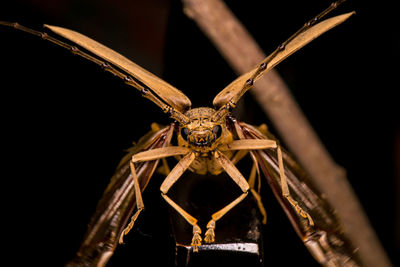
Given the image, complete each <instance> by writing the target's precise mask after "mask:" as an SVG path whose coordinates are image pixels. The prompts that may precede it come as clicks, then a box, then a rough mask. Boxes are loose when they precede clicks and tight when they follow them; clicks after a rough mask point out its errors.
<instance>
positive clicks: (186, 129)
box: [181, 128, 189, 141]
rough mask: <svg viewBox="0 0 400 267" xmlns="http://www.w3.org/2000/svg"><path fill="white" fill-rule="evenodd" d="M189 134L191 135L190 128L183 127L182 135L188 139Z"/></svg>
mask: <svg viewBox="0 0 400 267" xmlns="http://www.w3.org/2000/svg"><path fill="white" fill-rule="evenodd" d="M188 135H189V129H188V128H182V129H181V136H182V138H183V139H184V140H185V141H187V138H188Z"/></svg>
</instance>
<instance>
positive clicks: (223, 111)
mask: <svg viewBox="0 0 400 267" xmlns="http://www.w3.org/2000/svg"><path fill="white" fill-rule="evenodd" d="M345 1H346V0H338V1H336V2H333V3H331V5H330V6H329V7H328V8H326V9H325V10H324V11H322V12H321V13H319V14H318V15H317V16H315V17H314V18H312V19H311V20H309V21H308V22H306V23H305V24H304V25H303V26H302V27H301V28H300V29H299V30H298V31H296V32H295V33H294V34H293V35H292V36H290V37H289V39H287V40H286V41H284V42H283V43H281V44H280V45H279V46H278V47H277V48H276V49H275V50H274V51H273V52H272V53H271V54H270V55H269V56H268V57H266V58H265V59H264V60H263V61H262V62H260V64H259V65H258V67H257V69H256V70H255V71H254V73H253V74H252V75H251V76H250V77H249V78H248V79H247V80H246V81H245V82H244V84H243V87H242V88H241V89H240V91H239V92H238V93H236V94H235V95H233V96H232V97H231V99H230V100H228V101H226V103H223V105H222V106H219V109H218V111H217V112H216V113H215V115H214V117H213V121H219V120H220V119H222V118H224V117H225V116H226V115H227V114H228V113H229V112H230V111H231V110H232V109H233V108H235V107H236V104H237V102H238V101H239V100H240V98H241V97H242V96H243V95H244V94H245V93H246V92H247V91H248V90H249V89H250V88H251V87H252V86H253V84H254V82H255V80H256V79H257V78H259V77H260V76H261V75H263V74H264V73H265V72H264V71H265V70H267V67H268V64H269V63H270V62H271V61H273V60H274V59H275V58H276V56H277V55H279V54H280V53H282V52H283V51H285V49H286V46H287V45H288V44H289V43H290V42H291V41H293V40H294V39H295V38H296V37H298V36H299V35H300V34H302V33H303V32H305V31H307V30H308V29H310V28H311V27H312V26H313V25H314V24H315V23H317V22H319V21H320V20H321V19H322V18H323V17H324V16H325V15H327V14H328V13H330V12H331V11H333V10H334V9H336V8H337V7H338V6H339V5H340V4H342V3H343V2H345ZM228 87H229V86H228ZM221 93H224V92H223V91H221V92H220V94H221ZM220 94H219V95H220ZM219 95H217V96H216V97H215V99H214V101H215V100H216V99H218V96H219ZM218 100H219V101H220V99H218ZM218 104H219V103H218ZM218 104H217V105H216V103H215V102H214V105H216V106H217V107H218Z"/></svg>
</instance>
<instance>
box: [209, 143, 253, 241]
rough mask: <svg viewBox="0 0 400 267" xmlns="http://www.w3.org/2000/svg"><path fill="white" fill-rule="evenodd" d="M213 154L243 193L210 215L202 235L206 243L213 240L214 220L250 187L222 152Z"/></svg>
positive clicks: (233, 205)
mask: <svg viewBox="0 0 400 267" xmlns="http://www.w3.org/2000/svg"><path fill="white" fill-rule="evenodd" d="M213 156H214V159H215V160H216V161H217V162H218V163H219V164H220V165H221V166H222V168H224V170H225V171H226V173H227V174H228V175H229V176H230V177H231V178H232V180H233V181H234V182H235V183H236V184H237V185H238V186H239V187H240V189H241V190H242V192H243V193H242V194H241V195H240V196H239V197H238V198H236V199H235V200H234V201H232V202H231V203H229V204H228V205H226V206H225V207H224V208H222V209H220V210H219V211H217V212H215V213H214V214H213V215H211V218H212V219H211V220H210V221H209V222H208V224H207V232H206V234H205V237H204V241H206V242H207V243H212V242H214V241H215V231H214V230H215V224H216V221H217V220H219V219H221V218H222V217H223V216H224V215H225V214H226V213H227V212H228V211H230V210H231V209H232V208H233V207H235V206H236V205H237V204H239V203H240V202H241V201H242V200H243V199H244V198H245V197H246V196H247V194H248V191H249V189H250V186H249V184H248V183H247V181H246V179H245V178H244V177H243V175H242V174H241V173H240V171H239V170H238V169H237V168H236V166H235V165H234V164H233V163H232V161H230V160H229V159H228V158H227V157H226V156H225V155H224V154H222V153H221V152H220V151H218V150H217V151H216V152H215V153H214V154H213Z"/></svg>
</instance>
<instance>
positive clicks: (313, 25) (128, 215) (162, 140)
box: [0, 1, 357, 266]
mask: <svg viewBox="0 0 400 267" xmlns="http://www.w3.org/2000/svg"><path fill="white" fill-rule="evenodd" d="M341 2H342V1H338V2H335V3H333V4H332V5H331V6H330V7H329V8H327V9H326V10H324V11H323V12H322V13H320V14H319V15H317V16H316V17H315V18H314V19H313V20H311V21H309V22H308V23H306V24H305V25H304V26H303V27H302V28H301V29H300V30H299V31H297V32H296V33H295V34H294V35H293V36H291V37H290V38H289V39H288V40H287V41H285V42H284V43H282V44H281V45H279V47H278V48H277V49H276V50H275V51H274V52H273V53H272V54H271V55H270V56H268V57H267V58H266V59H264V60H263V61H262V62H260V63H259V64H258V65H257V66H256V67H255V68H253V69H252V70H250V71H248V72H247V73H245V74H243V75H242V76H240V77H239V78H237V79H236V80H235V81H233V82H232V83H231V84H229V85H228V86H227V87H226V88H225V89H223V90H222V91H221V92H220V93H219V94H218V95H217V96H216V97H215V98H214V100H213V106H214V108H206V107H200V108H191V102H190V100H189V99H188V98H187V97H186V96H185V95H184V94H183V93H182V92H181V91H179V90H178V89H176V88H175V87H173V86H171V85H169V84H168V83H166V82H164V81H163V80H161V79H159V78H158V77H156V76H154V75H152V74H151V73H149V72H147V71H146V70H144V69H142V68H141V67H139V66H138V65H136V64H135V63H133V62H132V61H130V60H128V59H127V58H125V57H123V56H121V55H120V54H118V53H116V52H114V51H113V50H111V49H109V48H107V47H105V46H103V45H101V44H99V43H98V42H96V41H94V40H92V39H90V38H88V37H86V36H84V35H82V34H79V33H77V32H74V31H71V30H68V29H65V28H60V27H56V26H50V25H45V27H47V28H48V29H49V30H51V31H52V32H54V33H56V34H58V35H60V36H62V37H63V38H65V39H67V40H69V41H71V42H73V43H75V44H76V45H77V46H78V47H81V48H83V49H85V50H87V51H88V52H85V51H83V50H81V49H80V48H78V47H77V46H74V45H70V44H68V43H66V42H63V41H59V40H58V39H55V38H53V37H51V36H49V35H47V34H46V33H42V32H38V31H35V30H32V29H29V28H26V27H24V26H21V25H19V24H16V23H8V22H0V24H2V25H6V26H11V27H14V28H16V29H19V30H23V31H26V32H28V33H31V34H34V35H37V36H40V37H41V38H43V39H45V40H48V41H51V42H53V43H55V44H57V45H59V46H62V47H64V48H66V49H69V50H70V51H71V52H72V53H74V54H77V55H80V56H82V57H84V58H86V59H88V60H90V61H92V62H94V63H96V64H97V65H99V66H101V67H102V68H103V69H104V70H106V71H108V72H111V73H112V74H114V75H115V76H117V77H119V78H121V79H122V80H124V82H125V83H126V84H128V85H130V86H132V87H134V88H136V89H138V90H139V91H140V92H141V94H142V96H143V97H145V98H147V99H149V100H150V101H152V102H153V103H154V104H156V105H157V106H158V107H159V108H161V109H162V110H163V111H164V112H165V113H166V114H167V115H168V116H169V117H170V118H171V119H173V122H172V123H170V124H169V125H167V126H165V127H162V126H159V125H156V124H154V125H153V129H152V131H151V132H149V133H148V134H147V135H145V136H144V137H143V138H142V139H141V140H140V141H139V142H138V143H137V144H136V146H134V147H133V148H132V149H131V150H130V152H129V153H128V155H127V156H126V157H125V158H124V159H123V160H122V161H121V163H120V165H119V166H118V168H117V171H116V173H115V175H114V176H113V178H112V180H111V183H110V185H109V186H108V187H107V189H106V191H105V193H104V195H103V197H102V199H101V200H100V203H99V205H98V207H99V208H98V209H97V211H96V213H95V214H94V216H93V217H92V220H91V223H90V227H89V230H88V232H87V234H86V236H85V238H84V241H83V244H82V246H81V248H80V250H79V252H78V258H79V260H80V261H81V262H85V263H89V264H91V265H93V264H97V265H99V266H103V265H105V264H106V263H107V261H108V259H109V258H110V257H111V255H112V254H113V251H114V250H115V248H116V246H117V244H118V243H122V242H123V237H124V236H125V235H126V234H127V233H128V232H129V231H130V230H131V229H132V227H133V226H134V224H135V222H136V220H137V219H138V217H139V215H140V213H141V212H142V211H143V209H144V201H143V199H142V191H143V190H144V189H145V188H146V186H147V184H148V183H149V180H150V178H151V177H152V175H153V173H154V172H155V170H156V167H157V165H158V164H159V163H160V160H161V161H162V164H163V165H164V167H165V168H164V169H165V170H168V169H169V168H168V167H167V166H168V165H167V163H166V162H165V160H164V159H165V158H167V157H175V158H177V159H178V163H177V164H176V165H175V167H173V168H172V169H171V170H170V171H167V175H166V178H165V180H164V182H163V183H162V184H161V187H160V191H161V196H162V197H163V198H164V199H165V201H166V202H167V203H168V204H169V205H170V206H171V207H172V208H173V209H175V210H176V212H178V213H179V214H180V215H181V216H182V217H183V218H184V219H185V220H186V221H187V223H188V224H190V225H191V226H192V230H193V236H192V239H191V240H190V245H191V246H192V247H193V251H195V252H196V251H198V250H199V247H200V246H201V245H202V244H203V243H204V242H205V243H212V242H214V241H215V236H216V235H217V234H218V227H217V226H218V221H219V220H220V219H221V218H223V216H224V215H225V214H226V213H227V212H229V211H230V210H231V209H234V208H235V206H236V205H237V204H238V203H240V202H241V201H242V200H243V199H244V198H246V197H247V196H248V195H249V193H250V195H253V196H254V197H255V199H257V200H258V205H259V209H260V211H261V213H262V214H264V217H265V212H264V207H263V204H262V202H261V200H260V196H259V192H258V191H257V189H256V188H255V187H254V179H255V176H252V177H250V178H249V179H246V178H245V177H244V176H243V175H242V173H241V172H240V171H239V170H238V169H237V167H236V163H237V162H238V161H239V160H240V159H242V158H243V157H245V156H247V155H250V157H251V158H252V160H253V164H254V169H255V170H256V171H255V174H254V175H257V174H260V173H261V172H262V173H263V174H264V175H265V176H266V178H267V179H268V181H269V183H270V185H271V187H272V190H273V192H274V194H275V196H276V197H277V199H278V200H279V202H280V204H281V205H282V207H283V209H284V210H285V212H286V213H287V215H288V217H289V218H290V220H291V222H292V224H293V226H294V227H295V229H296V231H297V233H298V234H299V236H300V237H301V238H302V240H303V241H304V243H305V245H306V246H307V248H308V249H309V250H310V252H311V253H312V254H313V256H314V257H315V258H316V259H317V261H319V262H320V263H321V264H326V265H333V266H334V265H336V266H343V265H348V266H356V265H357V263H356V260H353V251H352V248H351V246H350V245H349V244H348V242H347V241H346V240H345V238H344V237H342V236H341V234H340V231H339V230H336V228H337V220H336V218H334V216H333V215H331V214H330V213H329V206H328V205H327V204H326V203H325V202H324V200H323V199H322V198H321V197H320V196H319V194H318V193H316V191H315V190H314V189H311V188H310V187H307V190H305V189H302V188H304V185H303V181H304V180H305V179H303V178H302V176H301V175H299V174H298V173H297V171H296V170H297V169H298V168H299V167H298V166H297V165H296V163H295V162H294V161H293V160H292V159H291V158H290V157H289V156H288V155H287V154H286V153H285V152H284V151H283V150H282V149H281V147H280V145H279V143H278V142H277V141H276V140H275V139H274V138H273V137H272V136H271V135H270V134H269V133H268V131H266V129H265V128H264V127H254V126H251V125H249V124H246V123H244V122H239V121H237V120H236V119H235V118H234V117H233V116H232V114H231V111H232V110H233V109H234V108H235V106H236V104H237V103H238V101H239V100H240V99H241V97H242V96H243V95H244V94H245V93H246V92H247V91H248V90H249V89H251V87H252V85H253V83H254V82H256V80H257V79H258V78H260V77H261V76H262V75H263V74H265V73H267V72H268V71H269V70H271V69H272V68H274V67H275V66H276V65H277V64H279V63H280V62H281V61H282V60H284V59H285V58H287V57H288V56H290V55H291V54H293V53H294V52H296V51H297V50H298V49H300V48H301V47H303V46H305V45H306V44H307V43H309V42H310V41H312V40H313V39H315V38H317V37H318V36H319V35H321V34H322V33H324V32H326V31H328V30H329V29H331V28H333V27H335V26H337V25H339V24H340V23H342V22H344V21H345V20H346V19H348V18H349V17H350V16H351V15H352V14H353V13H352V12H351V13H347V14H343V15H339V16H336V17H333V18H330V19H327V20H324V21H322V22H319V21H320V19H321V18H322V17H323V16H325V15H326V14H327V13H329V12H330V11H331V10H333V9H335V8H336V6H337V5H338V4H340V3H341ZM174 134H175V135H176V136H177V143H175V144H174V143H173V141H172V137H173V135H174ZM185 171H192V172H195V173H198V174H202V175H203V174H207V173H211V174H214V175H217V174H220V173H221V172H226V173H227V174H228V175H229V176H230V177H231V178H232V180H233V182H234V183H236V184H237V186H238V187H239V188H240V190H241V191H242V193H241V194H240V195H239V196H238V197H237V198H236V199H235V200H234V201H232V202H231V203H227V205H226V206H225V207H223V208H222V209H220V210H218V211H216V212H215V213H213V214H212V215H211V218H210V220H209V222H208V224H207V225H206V230H205V229H203V231H202V229H201V228H200V226H199V225H198V224H197V222H198V219H197V218H195V217H193V216H192V215H191V214H190V212H189V211H186V210H184V209H183V208H182V207H181V206H180V205H179V203H176V202H175V201H174V200H173V199H171V198H170V197H169V195H168V192H169V190H170V189H171V187H173V186H174V184H175V183H176V182H177V180H178V179H179V178H180V177H181V175H182V174H183V173H184V172H185ZM132 214H133V215H132ZM204 230H205V231H204Z"/></svg>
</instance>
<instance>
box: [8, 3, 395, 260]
mask: <svg viewBox="0 0 400 267" xmlns="http://www.w3.org/2000/svg"><path fill="white" fill-rule="evenodd" d="M227 3H228V5H229V6H230V8H231V9H232V10H233V12H234V13H235V14H236V15H237V16H238V18H239V19H240V20H241V21H242V22H243V23H244V25H245V26H246V27H247V29H248V30H249V31H250V32H251V34H252V35H253V36H254V38H255V39H256V40H257V41H258V43H259V45H260V46H261V47H262V48H263V49H264V51H265V52H266V53H267V54H268V53H269V52H271V51H272V50H273V49H274V48H275V47H276V46H277V45H278V44H279V43H280V42H282V41H284V40H285V39H286V38H287V37H289V36H290V35H291V34H292V33H293V32H295V31H296V30H297V29H298V28H299V27H301V25H303V23H304V22H306V21H307V20H308V19H310V18H312V17H313V16H314V15H316V14H317V13H319V12H320V11H321V10H323V9H324V8H325V7H327V6H328V5H329V4H330V1H306V2H303V1H302V2H301V3H300V1H293V2H288V1H255V0H251V1H246V2H245V3H244V2H243V1H227ZM351 10H355V11H356V12H357V14H356V15H355V16H353V17H352V18H350V19H349V21H347V22H345V23H344V24H343V25H341V26H339V27H337V28H336V29H333V30H332V31H330V32H329V33H327V34H325V35H323V36H322V37H320V38H318V40H316V41H314V42H312V43H311V44H309V45H308V46H307V47H305V48H303V49H302V50H301V51H299V52H298V53H296V54H295V55H293V56H292V57H290V58H289V59H287V60H285V61H284V62H283V63H281V64H280V65H279V66H278V67H277V70H278V71H279V73H280V74H281V75H282V77H283V78H284V79H285V81H286V82H287V84H288V85H289V86H290V88H291V90H292V92H293V94H294V95H295V97H296V99H297V101H298V102H299V105H300V106H301V107H302V109H303V110H304V112H305V114H306V115H307V117H308V118H309V120H310V121H311V124H312V125H313V126H314V128H315V130H316V131H317V132H318V134H319V136H320V138H321V139H322V141H323V143H324V144H325V145H326V146H327V148H328V150H329V151H330V152H331V153H332V156H333V158H334V159H335V160H336V162H337V163H338V164H340V165H341V166H343V167H344V168H345V169H346V170H347V173H348V178H349V181H350V183H351V184H352V186H353V188H354V190H355V192H356V193H357V195H358V196H359V198H360V201H361V203H362V205H363V207H364V209H365V211H366V213H367V215H368V217H369V218H370V220H371V223H372V225H373V227H374V228H375V230H376V232H377V234H378V237H379V238H380V240H381V242H382V244H383V246H384V247H385V249H386V250H387V252H388V254H389V256H390V257H391V260H392V261H393V263H395V264H396V263H397V264H399V263H400V262H399V258H398V255H399V253H400V251H399V246H400V238H399V233H400V230H399V225H400V221H399V209H400V208H399V197H398V195H400V192H399V184H400V183H399V178H400V164H399V161H400V127H399V126H400V124H399V115H400V113H399V108H398V99H399V98H398V96H397V95H398V94H397V93H398V90H399V86H398V83H397V80H395V79H396V75H398V70H399V68H398V61H399V51H400V50H399V48H400V42H399V30H398V27H396V26H395V25H396V24H395V22H396V15H397V14H396V13H395V12H396V11H395V9H394V1H379V2H368V3H367V1H348V2H347V3H345V4H343V5H342V6H341V7H340V8H339V10H338V11H335V13H334V14H339V13H345V12H348V11H351ZM0 19H1V20H7V21H18V22H19V23H21V24H23V25H26V26H29V27H32V28H35V29H40V30H42V27H41V25H42V24H43V23H47V24H52V25H58V26H63V27H67V28H70V29H73V30H76V31H78V32H81V33H83V34H85V35H87V36H90V37H92V38H94V39H96V40H98V41H100V42H101V43H103V44H106V45H107V46H109V47H111V48H113V49H114V50H116V51H118V52H120V53H121V54H123V55H125V56H127V57H128V58H130V59H132V60H133V61H134V62H136V63H138V64H139V65H141V66H143V67H144V68H146V69H148V70H150V71H152V72H153V73H155V74H156V75H159V76H161V77H163V79H165V80H166V81H168V82H170V83H171V84H173V85H174V86H176V87H178V88H179V89H181V90H182V91H183V92H184V93H185V94H186V95H187V96H188V97H189V98H190V99H191V100H192V103H193V106H194V107H198V106H210V105H211V102H212V99H213V97H214V96H215V95H216V94H217V93H218V92H219V91H220V90H221V89H222V88H224V86H226V85H227V84H228V83H230V82H231V81H232V80H233V79H234V78H235V77H236V74H234V73H233V72H232V71H231V69H230V67H229V66H228V65H227V64H226V63H225V61H224V60H223V59H222V58H221V56H220V55H219V54H218V52H217V51H216V50H215V49H214V47H213V45H212V44H211V43H210V42H209V41H208V40H207V38H206V37H205V36H204V35H203V34H202V33H201V31H200V30H199V29H198V28H197V26H196V25H195V24H194V23H193V22H192V21H191V20H189V19H187V18H186V17H185V15H184V14H183V13H182V6H181V4H180V2H179V1H177V0H171V1H162V0H151V1H127V0H114V1H109V0H104V1H50V0H48V1H39V0H36V1H35V0H26V1H13V2H12V3H9V2H7V3H2V5H1V7H0ZM0 59H1V64H0V73H1V74H0V77H1V85H0V86H1V91H0V92H1V95H2V97H1V98H0V101H1V114H2V135H3V138H2V139H1V140H2V148H3V149H2V154H3V159H4V158H6V159H5V160H3V161H2V166H3V168H4V169H5V172H3V173H4V175H3V177H2V187H1V188H2V189H3V190H2V191H3V193H2V196H3V197H4V199H3V202H2V203H3V205H2V208H3V211H2V214H3V216H2V221H3V223H5V226H4V227H3V232H4V234H5V236H6V237H7V238H6V239H3V240H5V242H4V241H3V243H5V245H6V247H7V250H8V251H9V252H10V253H7V254H8V255H9V256H10V257H12V260H13V262H14V263H15V264H13V265H19V264H20V263H22V262H34V263H40V264H41V265H51V266H58V265H63V264H64V263H65V262H66V261H67V260H68V259H70V258H71V257H72V256H73V255H74V253H75V251H76V250H77V248H78V246H79V242H80V241H81V238H82V236H83V234H84V231H85V229H86V224H87V223H88V221H89V218H90V216H91V214H92V213H93V211H94V208H95V206H96V202H97V200H98V199H99V198H100V196H101V194H102V192H103V190H104V188H105V187H106V185H107V183H108V181H109V178H110V177H111V175H112V173H113V170H114V168H115V167H116V165H117V164H118V162H119V159H120V158H121V157H122V156H123V155H124V149H126V148H128V147H129V146H130V145H131V142H132V141H137V140H138V138H139V137H140V136H142V135H143V134H144V133H146V132H147V131H148V130H149V129H150V123H151V122H153V121H157V122H159V123H164V124H166V123H168V121H169V119H168V118H166V116H165V115H164V114H163V113H162V112H161V111H160V110H159V109H158V108H157V107H155V105H154V104H152V103H151V102H149V101H147V100H144V99H142V98H141V97H140V95H139V94H138V92H136V90H135V89H133V88H131V87H128V86H126V85H124V83H123V82H121V81H120V80H119V79H117V78H114V77H113V76H112V75H111V74H108V73H104V72H103V71H102V70H101V69H100V68H99V67H96V66H95V65H94V64H92V63H91V62H86V61H85V60H83V59H81V58H79V57H76V56H73V55H71V54H70V53H69V52H67V51H65V50H63V49H62V48H60V47H57V46H55V45H53V44H50V43H48V42H44V41H41V40H40V39H39V38H37V37H34V36H30V35H28V34H25V33H22V32H17V31H14V30H13V29H11V28H5V27H1V28H0ZM249 95H250V94H249ZM245 104H246V107H248V108H247V109H246V111H245V112H243V114H242V115H243V116H242V119H243V120H246V121H247V122H249V123H253V124H260V123H264V122H267V123H268V122H269V121H268V118H266V117H265V116H264V115H263V114H262V112H261V111H260V108H259V107H258V106H257V105H256V104H255V102H254V100H252V99H251V97H250V96H246V97H245ZM272 131H273V127H272ZM275 134H277V133H276V132H275ZM316 164H318V163H316ZM152 183H153V184H154V188H155V189H154V191H157V188H158V186H159V185H160V183H161V180H153V181H152ZM263 192H265V196H263V197H264V200H265V205H266V208H267V212H268V216H269V222H268V225H267V226H266V227H265V232H264V245H265V248H266V249H265V261H266V266H268V265H269V266H275V265H277V264H280V265H288V266H289V265H292V264H296V263H299V262H300V263H302V264H304V265H308V266H311V265H312V264H314V265H316V264H315V263H314V262H313V260H312V258H311V256H309V255H308V253H307V251H306V249H304V248H303V246H302V244H301V241H300V240H299V239H298V238H297V237H296V235H295V232H294V231H293V230H292V228H291V226H290V225H289V223H288V222H287V221H286V219H285V216H284V214H283V212H282V211H281V210H280V209H279V206H278V205H277V203H276V202H275V201H274V199H273V197H271V196H270V195H271V194H268V193H270V192H269V190H268V189H264V191H263ZM157 195H158V193H157V194H156V197H155V198H152V197H150V198H146V195H145V204H146V207H147V209H146V212H145V214H146V213H147V215H144V218H143V219H142V222H139V225H138V230H136V231H135V232H134V233H133V234H132V235H133V237H128V238H127V242H128V244H127V245H124V246H122V247H121V248H120V249H118V250H117V253H116V255H115V257H114V258H113V259H112V260H111V262H110V265H111V266H125V265H128V264H127V262H128V263H129V265H130V263H132V265H133V264H135V263H137V261H138V260H139V259H140V260H142V259H146V260H148V262H149V263H151V262H152V261H154V260H155V259H157V257H154V256H153V255H157V254H159V255H164V256H163V257H164V258H165V259H166V260H171V259H172V260H173V258H171V256H170V255H171V253H173V250H172V252H170V251H171V250H170V249H166V248H165V247H163V245H162V244H163V243H161V244H159V243H154V241H153V240H154V238H155V237H159V235H166V236H168V235H167V234H165V232H164V230H165V229H166V230H165V231H168V226H165V224H168V219H166V218H165V217H167V216H168V215H166V214H165V209H163V207H165V206H163V205H164V203H163V202H162V200H161V198H160V197H157ZM396 196H397V197H396ZM160 207H161V208H160ZM157 211H161V214H160V216H156V218H157V219H154V218H153V217H152V216H151V215H156V214H157ZM163 211H164V212H163ZM149 221H153V223H148V222H149ZM154 221H155V222H154ZM154 224H156V225H157V224H159V225H163V226H160V227H159V228H157V229H156V230H154V229H152V227H149V225H152V226H153V225H154ZM154 236H155V237H154ZM152 238H153V239H152ZM137 240H141V241H140V242H139V241H137ZM141 242H143V243H141ZM152 242H153V243H152ZM132 243H140V244H141V245H139V246H138V245H136V246H135V244H133V245H132ZM138 247H139V248H141V250H138ZM160 257H161V256H160ZM282 259H284V262H282Z"/></svg>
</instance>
